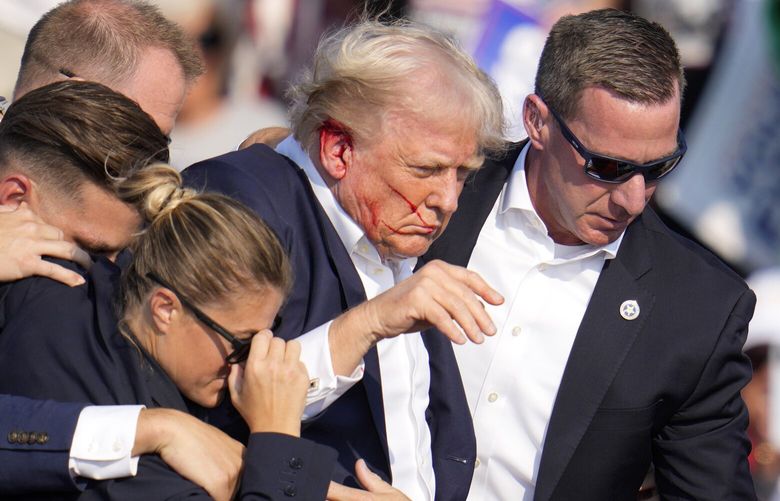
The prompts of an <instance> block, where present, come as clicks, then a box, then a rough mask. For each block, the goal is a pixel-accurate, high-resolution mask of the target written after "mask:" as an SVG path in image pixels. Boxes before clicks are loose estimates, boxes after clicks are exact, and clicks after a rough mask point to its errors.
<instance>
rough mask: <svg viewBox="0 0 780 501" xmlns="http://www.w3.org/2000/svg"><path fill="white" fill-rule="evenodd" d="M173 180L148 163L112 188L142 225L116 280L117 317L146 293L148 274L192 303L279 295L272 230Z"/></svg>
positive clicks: (280, 253) (281, 262) (287, 276)
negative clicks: (127, 262) (119, 293)
mask: <svg viewBox="0 0 780 501" xmlns="http://www.w3.org/2000/svg"><path fill="white" fill-rule="evenodd" d="M181 182H182V181H181V176H180V175H179V173H178V172H177V171H176V170H174V169H173V168H171V167H169V166H167V165H153V166H150V167H148V168H147V169H145V170H143V171H139V172H138V173H136V174H135V175H134V176H132V177H130V178H128V179H126V180H124V181H123V182H122V183H120V186H119V189H118V193H119V196H120V198H121V199H122V200H123V201H125V202H128V203H131V204H133V205H135V206H136V207H137V208H138V210H139V212H140V213H141V215H142V217H143V218H144V219H145V220H146V221H147V222H148V225H147V226H146V228H145V229H144V230H143V231H142V232H141V233H140V234H139V235H138V236H137V237H136V238H135V240H134V241H133V243H132V244H131V250H132V252H133V260H132V263H131V264H130V266H129V267H128V268H127V269H126V270H125V272H124V274H123V277H122V287H121V290H122V305H123V308H124V314H126V313H127V312H130V311H134V310H135V309H136V307H138V306H140V305H141V304H142V303H143V301H144V300H145V298H146V297H147V295H148V294H149V292H150V291H151V290H152V288H153V287H154V285H155V284H154V283H153V282H152V281H151V280H150V279H149V278H148V277H147V274H148V273H150V272H153V273H154V274H156V275H157V276H159V277H160V278H162V279H163V280H165V281H166V282H167V283H169V284H171V286H173V287H174V288H176V289H177V291H179V292H181V293H182V294H183V295H184V296H185V297H186V298H187V299H189V300H190V301H192V302H193V303H194V304H196V305H206V304H213V303H216V302H220V301H222V300H225V299H227V298H230V297H231V296H233V295H235V294H237V293H239V292H243V291H260V290H262V289H265V288H267V287H272V288H275V289H277V290H279V291H280V292H281V293H282V294H283V295H286V294H287V293H288V291H289V289H290V287H291V283H292V278H291V276H292V274H291V270H290V264H289V261H288V259H287V256H286V254H285V252H284V250H283V248H282V245H281V244H280V243H279V240H278V239H277V238H276V236H275V234H274V233H273V231H272V230H271V229H270V228H269V227H268V226H267V225H266V224H265V223H264V222H263V221H262V220H261V219H260V218H259V217H258V216H257V215H256V214H255V213H254V212H253V211H252V210H251V209H249V208H248V207H246V206H245V205H243V204H242V203H241V202H238V201H236V200H233V199H231V198H229V197H227V196H224V195H221V194H218V193H208V192H202V193H199V192H197V191H195V190H192V189H189V188H183V187H182V184H181Z"/></svg>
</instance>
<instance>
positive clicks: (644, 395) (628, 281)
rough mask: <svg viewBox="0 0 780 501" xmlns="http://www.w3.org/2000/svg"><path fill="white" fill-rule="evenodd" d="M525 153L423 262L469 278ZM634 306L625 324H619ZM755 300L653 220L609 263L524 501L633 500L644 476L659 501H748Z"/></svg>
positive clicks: (498, 169)
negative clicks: (651, 480) (481, 238)
mask: <svg viewBox="0 0 780 501" xmlns="http://www.w3.org/2000/svg"><path fill="white" fill-rule="evenodd" d="M521 148H522V144H520V145H516V146H514V147H513V148H512V149H511V151H510V153H509V154H508V155H507V156H506V157H505V158H504V159H502V160H499V161H488V162H487V164H486V165H485V167H483V169H482V170H481V171H480V172H479V173H478V174H477V175H476V177H475V179H474V180H473V181H472V182H470V183H469V184H468V185H467V186H466V187H465V188H464V190H463V193H462V195H461V198H460V200H459V208H458V210H457V212H456V213H455V215H454V216H453V218H452V220H451V221H450V224H449V227H448V228H447V230H446V231H445V233H444V234H443V235H442V236H441V237H440V238H439V239H438V240H437V241H436V242H435V243H434V244H433V246H432V247H431V249H430V250H429V252H428V254H426V256H425V258H426V259H427V260H430V259H434V258H440V259H443V260H445V261H449V262H451V263H454V264H459V265H464V266H465V265H467V264H468V261H469V258H470V256H471V252H472V250H473V248H474V245H475V243H476V241H477V237H478V235H479V232H480V230H481V228H482V225H483V224H484V222H485V219H486V218H487V216H488V214H489V213H490V210H491V208H492V207H493V204H494V202H495V200H496V198H497V197H498V195H499V193H500V191H501V189H502V188H503V186H504V184H505V181H506V179H507V176H508V175H509V172H510V171H511V170H512V166H513V165H514V163H515V161H516V159H517V157H518V155H519V153H520V150H521ZM627 299H635V300H636V301H637V302H638V303H639V305H640V308H641V312H640V316H639V317H638V318H637V319H636V320H633V321H628V320H625V319H623V318H622V317H621V315H620V314H619V307H620V305H621V303H622V302H623V301H625V300H627ZM754 306H755V296H754V294H753V293H752V292H751V291H750V290H749V289H748V288H747V287H746V285H745V284H744V282H743V281H742V280H741V279H740V278H739V277H738V276H737V275H736V274H735V273H733V272H732V271H731V270H729V269H728V268H727V267H726V266H724V265H723V264H722V263H721V262H720V261H719V260H718V259H717V258H716V257H714V256H713V255H712V254H710V253H709V252H707V251H705V250H703V249H702V248H700V247H698V246H697V245H695V244H693V243H692V242H690V241H688V240H685V239H683V238H682V237H680V236H679V235H676V234H674V233H673V232H671V231H670V230H669V229H667V228H666V227H665V226H664V225H663V223H662V222H661V221H660V220H659V218H658V217H657V216H656V214H655V213H654V212H653V211H652V210H651V209H649V208H648V209H646V210H645V211H644V213H643V214H642V215H641V216H640V217H639V218H637V219H636V221H634V222H633V223H632V224H631V225H630V226H629V227H628V229H627V231H626V234H625V237H624V239H623V242H622V244H621V246H620V249H619V252H618V254H617V256H616V258H615V259H612V260H608V261H606V263H605V265H604V268H603V270H602V272H601V275H600V276H599V279H598V282H597V284H596V288H595V290H594V292H593V295H592V297H591V300H590V303H589V304H588V307H587V310H586V312H585V315H584V317H583V319H582V323H581V324H580V328H579V330H578V332H577V336H576V338H575V341H574V345H573V347H572V351H571V354H570V356H569V360H568V363H567V365H566V369H565V371H564V374H563V379H562V381H561V386H560V389H559V390H558V395H557V398H556V401H555V404H554V407H553V412H552V416H551V418H550V423H549V428H548V431H547V435H546V439H545V443H544V449H543V452H542V458H541V464H540V467H539V475H538V479H537V483H536V495H535V498H534V499H537V500H547V499H578V500H581V499H593V500H604V499H609V500H613V499H636V492H637V489H638V488H639V486H640V484H641V482H642V478H643V477H644V475H645V473H646V472H647V470H648V467H649V465H650V462H651V461H652V462H653V464H654V465H655V475H656V480H657V485H658V490H659V492H660V494H661V497H662V499H697V500H702V499H712V500H725V499H754V498H755V494H754V493H753V486H752V482H751V478H750V474H749V470H748V464H747V454H748V451H749V449H750V444H749V442H748V439H747V436H746V433H745V430H746V427H747V422H748V415H747V410H746V408H745V405H744V404H743V402H742V400H741V398H740V395H739V391H740V389H741V388H742V387H743V386H744V385H745V384H746V383H747V382H748V381H749V380H750V376H751V370H750V364H749V362H748V360H747V359H746V358H745V357H744V356H743V355H742V352H741V348H742V344H743V343H744V341H745V336H746V335H747V325H748V321H749V320H750V318H751V316H752V314H753V308H754Z"/></svg>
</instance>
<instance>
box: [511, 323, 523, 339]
mask: <svg viewBox="0 0 780 501" xmlns="http://www.w3.org/2000/svg"><path fill="white" fill-rule="evenodd" d="M521 332H523V329H521V328H520V326H519V325H518V326H515V327H513V328H512V335H513V336H515V337H517V336H519V335H520V333H521Z"/></svg>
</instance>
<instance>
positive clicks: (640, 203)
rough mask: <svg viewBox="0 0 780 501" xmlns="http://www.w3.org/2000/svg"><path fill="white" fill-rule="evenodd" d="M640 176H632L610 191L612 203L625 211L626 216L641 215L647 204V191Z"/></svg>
mask: <svg viewBox="0 0 780 501" xmlns="http://www.w3.org/2000/svg"><path fill="white" fill-rule="evenodd" d="M646 188H647V187H646V185H645V178H644V176H643V175H642V174H634V175H633V176H632V177H631V178H630V179H629V180H628V181H626V182H624V183H621V184H619V185H617V186H615V189H614V190H613V191H612V196H611V199H612V202H613V203H615V204H616V205H618V206H620V207H622V208H623V210H625V211H626V212H627V213H628V215H630V216H632V217H636V216H638V215H639V214H641V213H642V211H643V210H644V209H645V205H646V204H647V197H646V193H647V189H646Z"/></svg>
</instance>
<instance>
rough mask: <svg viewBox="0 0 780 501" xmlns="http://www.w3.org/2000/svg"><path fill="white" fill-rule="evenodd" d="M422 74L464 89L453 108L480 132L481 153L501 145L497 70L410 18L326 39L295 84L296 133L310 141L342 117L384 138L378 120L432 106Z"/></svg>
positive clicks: (359, 133) (353, 128) (355, 128)
mask: <svg viewBox="0 0 780 501" xmlns="http://www.w3.org/2000/svg"><path fill="white" fill-rule="evenodd" d="M421 77H422V78H431V77H432V78H435V79H436V84H437V86H439V89H440V91H441V92H444V91H449V92H456V93H457V101H456V102H451V103H447V109H446V111H448V112H452V114H453V115H457V116H458V117H462V118H463V119H464V128H466V127H471V129H472V130H474V131H475V135H476V142H477V146H478V150H479V151H478V152H477V154H480V155H481V154H484V153H485V152H488V151H492V150H500V149H502V147H503V146H504V144H505V143H504V118H503V113H502V105H501V96H500V94H499V92H498V90H497V88H496V86H495V84H494V83H493V82H492V80H491V79H490V77H488V76H487V75H486V74H485V73H484V72H483V71H482V70H480V69H479V67H477V65H476V64H475V63H474V61H473V59H472V58H471V57H469V56H468V55H467V54H466V53H465V52H464V51H463V50H462V49H461V48H460V47H459V46H458V44H457V42H455V41H454V40H453V39H452V38H451V37H449V36H447V35H445V34H444V33H441V32H439V31H436V30H434V29H433V28H430V27H427V26H424V25H421V24H417V23H413V22H411V21H403V20H398V21H393V22H380V21H375V20H367V19H364V20H361V21H359V22H358V23H356V24H354V25H352V26H348V27H345V28H343V29H341V30H339V31H336V32H335V33H332V34H330V35H328V36H326V37H325V38H323V39H322V41H321V42H320V44H319V46H318V47H317V51H316V53H315V55H314V62H313V65H312V68H311V69H309V70H307V71H306V72H305V73H304V74H303V75H302V76H301V78H300V79H299V81H298V82H297V83H296V84H295V85H293V86H292V87H291V88H290V90H289V91H288V97H289V99H290V100H291V102H292V104H291V109H290V114H291V123H292V128H293V133H294V135H295V137H296V139H298V140H299V141H300V142H301V143H302V144H303V145H304V146H305V147H306V148H311V147H312V146H313V145H314V144H316V141H317V139H318V137H317V133H318V132H319V130H320V129H321V128H322V127H323V125H325V124H327V122H328V121H329V120H335V121H337V122H338V123H339V124H340V125H341V126H343V127H345V128H346V129H347V131H348V132H349V133H350V134H352V135H353V136H354V137H355V138H356V139H357V140H365V141H370V139H369V138H373V137H381V133H380V131H379V130H377V125H378V124H379V125H380V126H381V123H382V118H383V117H384V116H385V114H386V113H387V112H388V111H391V110H392V111H394V110H398V111H401V112H409V113H412V114H417V115H420V114H424V113H426V111H430V110H425V109H423V108H421V107H420V104H421V103H420V102H419V99H417V98H418V97H419V96H418V95H417V94H416V93H414V92H413V90H412V89H415V88H417V86H418V84H419V80H420V78H421ZM439 84H440V85H439ZM430 97H436V96H430Z"/></svg>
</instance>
